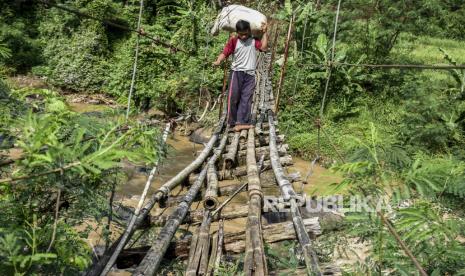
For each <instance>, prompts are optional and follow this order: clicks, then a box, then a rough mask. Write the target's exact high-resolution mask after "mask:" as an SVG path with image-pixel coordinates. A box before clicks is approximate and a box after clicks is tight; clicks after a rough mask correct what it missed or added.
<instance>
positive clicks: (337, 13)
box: [320, 0, 341, 120]
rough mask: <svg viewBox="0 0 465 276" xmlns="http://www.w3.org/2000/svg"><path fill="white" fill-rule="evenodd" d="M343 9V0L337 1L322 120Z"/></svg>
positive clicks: (321, 112) (322, 102)
mask: <svg viewBox="0 0 465 276" xmlns="http://www.w3.org/2000/svg"><path fill="white" fill-rule="evenodd" d="M340 9H341V0H339V1H338V3H337V11H336V18H335V20H334V33H333V45H332V47H331V58H330V61H331V62H330V64H329V65H330V66H329V67H328V77H327V79H326V84H325V91H324V93H323V100H322V101H321V108H320V120H321V119H322V118H323V111H324V108H325V103H326V95H327V94H328V87H329V80H330V79H331V70H332V66H331V65H332V63H333V61H334V52H335V49H336V35H337V23H338V21H339V11H340Z"/></svg>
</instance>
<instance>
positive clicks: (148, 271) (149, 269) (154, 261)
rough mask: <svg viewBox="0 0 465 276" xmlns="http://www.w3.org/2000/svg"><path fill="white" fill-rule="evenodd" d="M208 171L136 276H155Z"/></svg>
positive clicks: (216, 153) (223, 141)
mask: <svg viewBox="0 0 465 276" xmlns="http://www.w3.org/2000/svg"><path fill="white" fill-rule="evenodd" d="M226 142H227V136H226V135H225V134H223V138H222V139H221V143H220V145H219V146H218V148H217V149H216V150H215V151H214V154H213V155H212V157H210V159H209V161H208V163H209V164H215V163H216V160H217V159H218V157H219V156H220V155H221V153H222V151H223V149H224V147H225V146H226ZM207 169H208V164H207V165H206V166H205V167H204V168H203V169H202V171H201V173H200V175H199V177H198V179H197V182H196V183H195V184H194V185H192V187H191V188H190V189H189V191H188V192H187V194H186V196H185V200H184V201H183V202H181V203H180V204H179V206H178V208H176V210H175V211H174V212H173V214H172V215H171V216H170V219H169V220H168V222H167V223H166V224H165V226H164V227H163V228H162V230H161V231H160V234H159V235H158V237H157V238H156V239H155V241H154V242H153V244H152V246H151V248H150V250H149V252H148V253H147V255H146V256H145V258H144V259H143V260H142V262H141V263H140V265H139V266H138V267H137V268H136V270H135V272H134V275H155V273H156V271H157V270H158V267H159V265H160V263H161V260H162V258H163V255H164V254H165V252H166V250H167V249H168V246H169V243H170V241H171V239H172V238H173V236H174V234H175V232H176V230H177V228H178V227H179V225H180V224H181V222H182V220H183V219H184V217H185V216H186V214H187V211H188V210H189V207H190V205H191V204H192V202H193V200H194V198H195V196H196V195H197V193H198V192H199V190H200V188H201V186H202V184H203V182H204V180H205V178H206V176H207Z"/></svg>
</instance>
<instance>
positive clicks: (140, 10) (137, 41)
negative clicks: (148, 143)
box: [126, 0, 144, 121]
mask: <svg viewBox="0 0 465 276" xmlns="http://www.w3.org/2000/svg"><path fill="white" fill-rule="evenodd" d="M143 9H144V0H141V1H140V8H139V19H138V20H137V30H139V31H140V22H141V20H142V11H143ZM139 40H140V34H138V35H137V38H136V53H135V57H134V65H133V67H132V79H131V87H130V88H129V97H128V107H127V109H126V121H127V120H128V117H129V111H130V109H131V97H132V92H133V91H134V85H135V83H136V73H137V59H138V57H139Z"/></svg>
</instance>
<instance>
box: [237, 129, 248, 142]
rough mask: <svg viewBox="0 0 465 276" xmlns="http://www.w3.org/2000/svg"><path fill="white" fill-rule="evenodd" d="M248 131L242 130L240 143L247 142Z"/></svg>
mask: <svg viewBox="0 0 465 276" xmlns="http://www.w3.org/2000/svg"><path fill="white" fill-rule="evenodd" d="M247 133H248V132H247V129H243V130H241V134H240V135H239V142H240V143H245V141H246V140H247Z"/></svg>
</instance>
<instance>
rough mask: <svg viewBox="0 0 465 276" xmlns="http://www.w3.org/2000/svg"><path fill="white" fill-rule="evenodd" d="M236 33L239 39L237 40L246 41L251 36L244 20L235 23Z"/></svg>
mask: <svg viewBox="0 0 465 276" xmlns="http://www.w3.org/2000/svg"><path fill="white" fill-rule="evenodd" d="M236 32H237V37H239V39H241V40H246V39H248V38H249V37H250V34H251V30H250V23H249V22H247V21H244V20H239V21H237V23H236Z"/></svg>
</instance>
